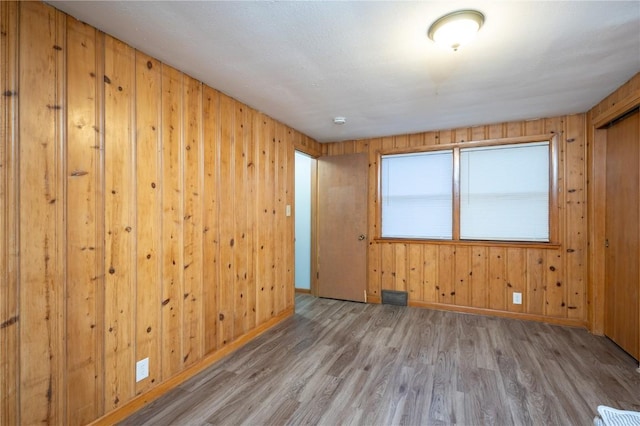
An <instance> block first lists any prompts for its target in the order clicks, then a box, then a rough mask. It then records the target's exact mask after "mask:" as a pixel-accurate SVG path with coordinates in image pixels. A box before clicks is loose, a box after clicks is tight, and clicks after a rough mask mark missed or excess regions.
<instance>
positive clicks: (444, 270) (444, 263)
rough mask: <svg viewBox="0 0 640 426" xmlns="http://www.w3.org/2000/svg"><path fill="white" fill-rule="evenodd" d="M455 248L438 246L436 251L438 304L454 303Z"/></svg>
mask: <svg viewBox="0 0 640 426" xmlns="http://www.w3.org/2000/svg"><path fill="white" fill-rule="evenodd" d="M454 276H455V247H453V246H444V245H443V246H440V247H439V249H438V285H437V287H436V289H437V290H438V302H439V303H446V304H450V305H452V304H454V303H455V294H456V292H455V287H454V284H453V280H454Z"/></svg>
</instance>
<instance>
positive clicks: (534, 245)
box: [373, 238, 562, 250]
mask: <svg viewBox="0 0 640 426" xmlns="http://www.w3.org/2000/svg"><path fill="white" fill-rule="evenodd" d="M373 242H375V243H378V244H379V243H403V244H431V245H448V246H451V245H453V246H480V247H511V248H535V249H550V250H557V249H559V248H561V247H562V244H559V243H542V242H526V241H493V240H486V241H475V240H473V241H471V240H469V241H468V240H427V239H412V238H374V239H373Z"/></svg>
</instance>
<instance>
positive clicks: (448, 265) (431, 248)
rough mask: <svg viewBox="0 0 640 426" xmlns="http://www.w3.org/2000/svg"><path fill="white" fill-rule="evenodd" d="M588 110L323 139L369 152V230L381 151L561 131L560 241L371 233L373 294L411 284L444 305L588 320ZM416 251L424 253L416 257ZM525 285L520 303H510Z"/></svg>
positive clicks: (413, 291) (331, 149)
mask: <svg viewBox="0 0 640 426" xmlns="http://www.w3.org/2000/svg"><path fill="white" fill-rule="evenodd" d="M586 126H587V124H586V114H577V115H570V116H562V117H552V118H546V119H537V120H531V121H519V122H510V123H498V124H490V125H486V126H475V127H470V128H461V129H449V130H442V131H433V132H425V133H418V134H412V135H396V136H389V137H384V138H377V139H369V140H364V141H345V142H338V143H331V144H325V145H323V152H324V153H325V154H326V155H342V154H346V153H351V152H366V153H368V154H369V189H368V193H369V206H368V212H369V213H368V232H369V235H371V236H377V235H379V231H378V229H377V228H376V227H377V214H378V206H377V202H378V200H377V198H376V191H377V188H376V185H377V183H376V182H377V178H376V173H377V168H378V164H377V152H378V151H379V150H381V149H392V148H405V147H411V148H414V147H420V146H430V145H438V144H450V143H460V144H464V143H466V142H469V141H472V140H483V139H501V138H509V137H520V136H534V135H540V134H556V135H558V136H559V140H558V142H559V143H558V145H559V149H558V151H559V152H558V157H559V158H558V160H559V161H558V169H559V170H558V194H557V197H558V206H557V207H558V208H557V212H555V213H556V214H557V218H558V220H557V221H556V222H557V227H558V235H559V236H560V238H559V239H560V241H559V244H556V245H554V246H552V247H549V248H544V249H541V248H540V247H527V246H526V245H519V246H516V247H509V246H506V245H504V244H502V245H501V244H491V243H487V244H485V245H464V244H443V243H431V244H430V243H423V242H420V243H418V242H406V241H401V240H396V241H371V242H370V245H369V251H368V255H367V261H368V290H367V291H368V296H369V300H371V301H379V297H380V292H381V291H382V290H383V289H388V290H407V291H408V292H409V302H410V303H413V304H416V305H424V304H425V303H426V304H429V306H441V307H446V308H447V309H450V308H454V309H455V307H460V308H477V309H487V308H488V309H491V310H494V311H496V312H504V313H512V314H513V315H517V316H523V315H524V316H526V315H530V316H531V317H534V316H535V317H536V318H545V317H548V318H549V319H550V320H552V321H554V322H557V321H560V322H562V321H564V322H566V323H573V324H579V325H584V324H585V323H586V320H587V316H586V312H587V309H586V305H587V272H588V271H587V234H588V228H587V225H588V224H587V211H586V207H587V180H586V175H587V173H586V172H587V156H586V153H587V152H586ZM418 252H422V254H423V261H422V262H416V260H415V259H416V256H417V254H416V253H418ZM516 291H517V292H521V293H522V305H514V304H513V303H512V300H513V299H512V298H513V293H514V292H516Z"/></svg>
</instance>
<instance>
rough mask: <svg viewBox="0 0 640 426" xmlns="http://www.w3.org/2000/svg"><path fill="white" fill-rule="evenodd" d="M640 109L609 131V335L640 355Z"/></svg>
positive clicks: (607, 304) (607, 306) (633, 353)
mask: <svg viewBox="0 0 640 426" xmlns="http://www.w3.org/2000/svg"><path fill="white" fill-rule="evenodd" d="M639 116H640V114H639V113H638V110H636V111H635V112H634V113H633V114H631V115H628V116H626V117H625V118H623V119H621V120H619V121H618V122H616V123H615V124H613V125H612V126H611V127H610V128H609V129H608V130H607V194H606V197H607V198H606V238H607V243H606V245H607V246H608V247H606V248H605V250H606V256H605V268H606V277H605V279H606V282H605V334H606V335H607V336H608V337H609V338H611V339H612V340H613V341H614V342H616V343H617V344H618V345H619V346H620V347H622V348H623V349H624V350H625V351H627V352H628V353H629V354H631V355H632V356H633V357H634V358H636V359H640V343H639V342H640V310H639V305H640V303H639V300H640V294H639V293H640V276H639V274H638V272H639V268H638V263H639V262H640V251H639V248H638V240H639V239H640V229H639V225H638V222H639V220H640V189H639V188H640V173H639V169H640V155H639V154H640V148H639V144H640V120H639Z"/></svg>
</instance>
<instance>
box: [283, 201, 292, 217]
mask: <svg viewBox="0 0 640 426" xmlns="http://www.w3.org/2000/svg"><path fill="white" fill-rule="evenodd" d="M284 211H285V215H286V216H291V204H287V207H285V209H284Z"/></svg>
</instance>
